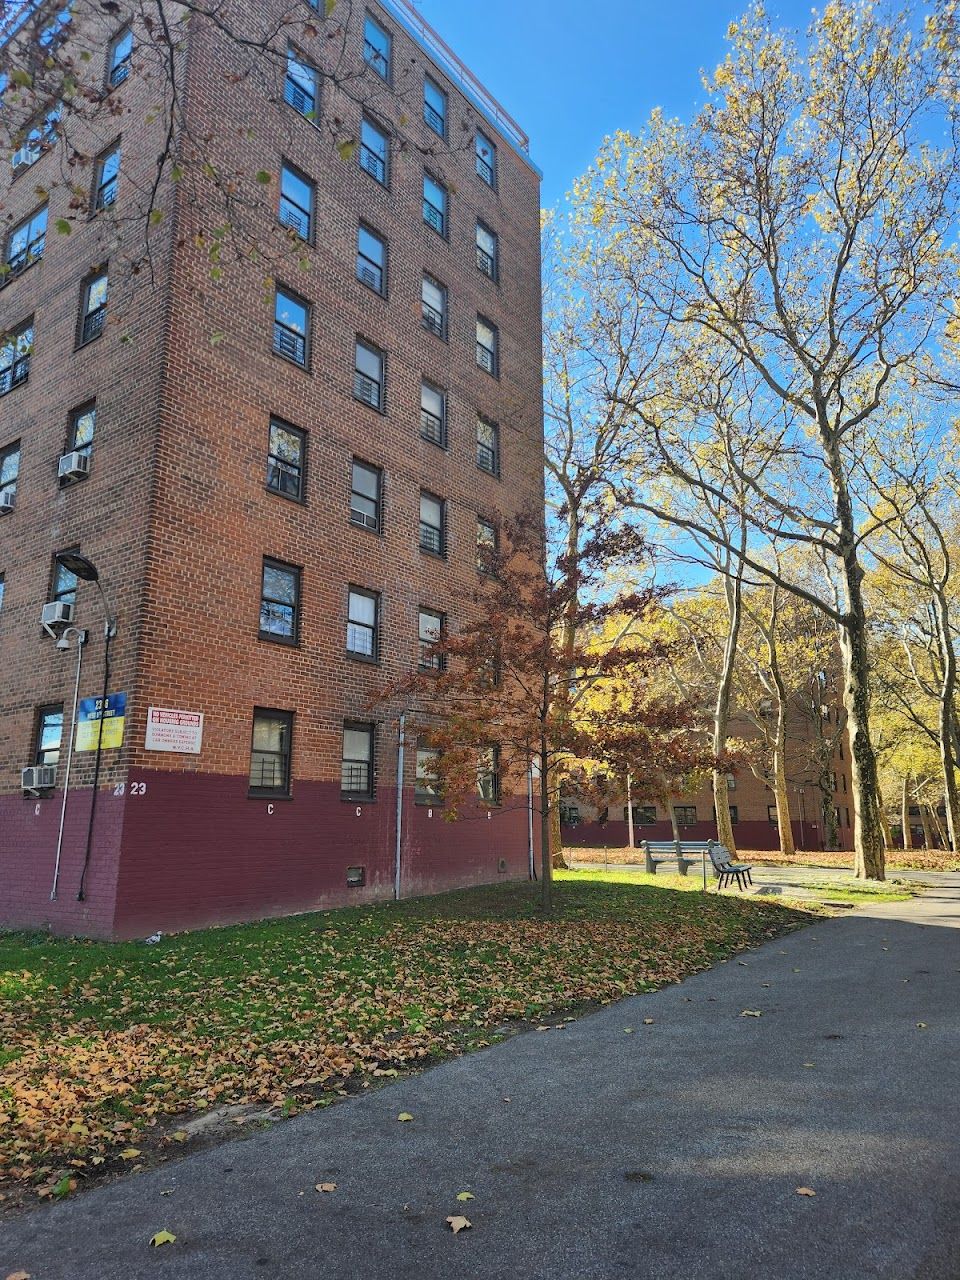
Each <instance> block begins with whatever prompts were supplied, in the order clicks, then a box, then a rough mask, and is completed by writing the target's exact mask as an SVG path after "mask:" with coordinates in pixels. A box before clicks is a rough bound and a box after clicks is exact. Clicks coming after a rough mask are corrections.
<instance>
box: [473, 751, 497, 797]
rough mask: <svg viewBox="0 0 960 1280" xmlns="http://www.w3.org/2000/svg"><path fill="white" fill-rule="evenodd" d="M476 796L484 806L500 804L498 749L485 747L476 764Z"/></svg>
mask: <svg viewBox="0 0 960 1280" xmlns="http://www.w3.org/2000/svg"><path fill="white" fill-rule="evenodd" d="M477 795H478V796H479V798H480V800H481V801H482V802H483V803H484V804H499V803H500V748H499V747H487V748H486V749H485V750H484V751H481V753H480V759H479V761H478V763H477Z"/></svg>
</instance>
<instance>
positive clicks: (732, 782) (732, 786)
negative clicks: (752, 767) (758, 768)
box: [727, 773, 737, 791]
mask: <svg viewBox="0 0 960 1280" xmlns="http://www.w3.org/2000/svg"><path fill="white" fill-rule="evenodd" d="M736 789H737V775H736V774H735V773H728V774H727V790H728V791H736Z"/></svg>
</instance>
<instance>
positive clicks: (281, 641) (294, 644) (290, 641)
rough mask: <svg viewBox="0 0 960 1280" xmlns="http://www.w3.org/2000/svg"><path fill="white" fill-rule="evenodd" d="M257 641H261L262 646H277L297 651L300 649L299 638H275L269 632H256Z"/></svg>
mask: <svg viewBox="0 0 960 1280" xmlns="http://www.w3.org/2000/svg"><path fill="white" fill-rule="evenodd" d="M257 639H258V640H262V641H263V643H264V644H278V645H281V646H282V647H283V648H284V649H298V648H299V647H300V637H299V636H275V635H272V634H271V633H270V632H269V631H259V632H257Z"/></svg>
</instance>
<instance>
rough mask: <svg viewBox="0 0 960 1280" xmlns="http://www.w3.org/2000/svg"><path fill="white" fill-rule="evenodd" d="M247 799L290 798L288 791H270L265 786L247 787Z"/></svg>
mask: <svg viewBox="0 0 960 1280" xmlns="http://www.w3.org/2000/svg"><path fill="white" fill-rule="evenodd" d="M247 799H248V800H292V799H293V796H292V795H291V794H290V792H289V791H271V790H270V789H269V788H267V787H248V788H247Z"/></svg>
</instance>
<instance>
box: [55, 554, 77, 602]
mask: <svg viewBox="0 0 960 1280" xmlns="http://www.w3.org/2000/svg"><path fill="white" fill-rule="evenodd" d="M76 549H77V548H75V547H71V548H70V550H72V551H75V550H76ZM50 599H51V601H54V600H56V601H58V602H59V603H60V604H76V603H77V575H76V574H75V573H71V571H70V570H69V569H68V568H67V567H66V565H62V564H60V562H59V561H58V560H57V559H54V562H53V582H52V584H51V590H50Z"/></svg>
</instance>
